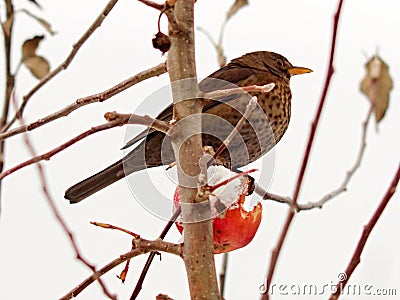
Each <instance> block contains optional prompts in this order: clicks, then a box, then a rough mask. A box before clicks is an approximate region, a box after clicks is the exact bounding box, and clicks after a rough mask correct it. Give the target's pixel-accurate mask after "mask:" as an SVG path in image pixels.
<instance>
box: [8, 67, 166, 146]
mask: <svg viewBox="0 0 400 300" xmlns="http://www.w3.org/2000/svg"><path fill="white" fill-rule="evenodd" d="M166 72H167V68H166V64H165V63H161V64H159V65H157V66H155V67H152V68H150V69H147V70H144V71H142V72H139V73H137V74H136V75H134V76H132V77H130V78H128V79H126V80H124V81H122V82H120V83H118V84H117V85H115V86H113V87H111V88H109V89H108V90H105V91H103V92H100V93H97V94H94V95H90V96H86V97H83V98H79V99H77V100H76V101H75V102H74V103H72V104H70V105H68V106H66V107H64V108H62V109H60V110H59V111H56V112H54V113H52V114H50V115H47V116H45V117H43V118H40V119H39V120H37V121H35V122H32V123H30V124H25V125H22V126H20V127H17V128H14V129H11V130H9V131H6V132H3V133H0V141H1V140H4V139H7V138H9V137H12V136H14V135H17V134H20V133H22V132H25V131H31V130H34V129H36V128H38V127H41V126H43V125H45V124H47V123H50V122H52V121H54V120H57V119H59V118H62V117H66V116H68V115H69V114H70V113H72V112H73V111H75V110H77V109H78V108H80V107H82V106H85V105H88V104H92V103H96V102H103V101H106V100H108V99H110V98H111V97H113V96H115V95H117V94H119V93H121V92H123V91H125V90H126V89H128V88H130V87H132V86H134V85H135V84H137V83H139V82H142V81H144V80H147V79H149V78H152V77H155V76H159V75H162V74H164V73H166Z"/></svg>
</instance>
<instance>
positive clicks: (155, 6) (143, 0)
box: [138, 0, 165, 11]
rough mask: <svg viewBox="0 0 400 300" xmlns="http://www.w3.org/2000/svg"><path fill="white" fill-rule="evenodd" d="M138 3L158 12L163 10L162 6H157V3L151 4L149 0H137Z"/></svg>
mask: <svg viewBox="0 0 400 300" xmlns="http://www.w3.org/2000/svg"><path fill="white" fill-rule="evenodd" d="M138 1H139V2H142V3H143V4H145V5H147V6H149V7H152V8H155V9H157V10H160V11H161V10H163V9H164V7H165V5H164V4H159V3H156V2H153V1H150V0H138Z"/></svg>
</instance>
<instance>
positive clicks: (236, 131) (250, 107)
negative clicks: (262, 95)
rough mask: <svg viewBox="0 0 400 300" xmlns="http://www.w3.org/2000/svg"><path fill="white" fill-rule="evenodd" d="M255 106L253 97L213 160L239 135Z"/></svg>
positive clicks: (255, 100) (255, 99) (255, 102)
mask: <svg viewBox="0 0 400 300" xmlns="http://www.w3.org/2000/svg"><path fill="white" fill-rule="evenodd" d="M273 86H275V84H273ZM256 106H257V97H256V96H254V97H252V98H251V99H250V101H249V103H248V104H247V106H246V110H245V111H244V114H243V115H242V117H241V118H240V120H239V122H237V123H236V126H235V128H234V129H233V130H232V131H231V132H230V133H229V135H228V136H227V137H226V139H225V140H224V142H223V143H222V144H221V146H219V148H218V149H217V151H216V152H215V154H214V159H216V158H217V157H218V156H219V155H220V154H221V153H222V152H223V151H224V150H225V149H226V148H227V147H228V146H229V144H230V143H231V142H232V140H233V139H234V137H235V136H236V135H237V134H239V131H240V129H241V128H242V127H243V125H244V124H245V123H246V121H247V120H248V118H249V116H250V114H251V113H252V111H253V110H254V108H256Z"/></svg>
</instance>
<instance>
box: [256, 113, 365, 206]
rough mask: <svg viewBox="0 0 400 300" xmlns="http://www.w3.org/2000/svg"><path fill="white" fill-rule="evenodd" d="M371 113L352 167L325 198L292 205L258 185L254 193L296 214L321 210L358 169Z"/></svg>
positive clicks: (286, 199) (290, 202) (284, 198)
mask: <svg viewBox="0 0 400 300" xmlns="http://www.w3.org/2000/svg"><path fill="white" fill-rule="evenodd" d="M372 112H373V106H372V105H371V107H370V110H369V111H368V114H367V117H366V119H365V120H364V121H363V124H362V131H361V143H360V149H359V151H358V155H357V157H356V160H355V162H354V164H353V166H352V167H351V168H350V169H349V170H348V171H347V172H346V175H345V177H344V179H343V182H342V183H341V184H340V185H339V186H338V187H337V188H336V189H334V190H333V191H331V192H329V193H328V194H326V195H325V196H323V197H322V198H321V199H320V200H318V201H311V202H308V203H304V204H301V203H294V202H293V200H292V198H290V197H284V196H279V195H275V194H272V193H268V192H267V191H265V190H264V189H263V188H262V187H260V186H258V185H257V186H256V188H255V192H256V193H257V194H258V195H260V196H261V197H263V200H273V201H277V202H279V203H285V204H288V205H289V206H290V207H292V208H294V209H295V210H296V211H298V212H299V211H302V210H310V209H314V208H322V207H323V206H324V205H325V204H326V203H327V202H328V201H330V200H332V199H333V198H335V197H337V196H339V195H340V194H341V193H343V192H345V191H346V190H347V185H348V184H349V182H350V180H351V179H352V177H353V175H354V173H355V172H356V171H357V170H358V168H359V167H360V165H361V161H362V158H363V156H364V153H365V148H366V146H367V141H366V140H367V128H368V124H369V120H370V119H371V118H370V117H371V114H372Z"/></svg>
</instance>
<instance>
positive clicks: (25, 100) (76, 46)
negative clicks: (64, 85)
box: [1, 0, 118, 132]
mask: <svg viewBox="0 0 400 300" xmlns="http://www.w3.org/2000/svg"><path fill="white" fill-rule="evenodd" d="M117 2H118V0H110V1H109V2H108V3H107V5H106V6H105V8H104V9H103V11H102V12H101V13H100V15H99V16H98V17H97V18H96V20H95V21H94V22H93V23H92V25H90V27H89V28H88V29H87V30H86V32H85V33H84V34H83V35H82V36H81V38H80V39H79V40H78V41H77V42H76V43H75V44H74V45H73V46H72V51H71V52H70V54H69V55H68V57H67V58H66V59H65V61H64V62H63V63H61V64H60V65H59V66H58V67H57V68H55V69H54V70H53V71H51V72H50V73H49V74H47V75H46V76H45V77H44V78H43V79H42V80H40V81H39V82H38V83H37V84H36V86H34V87H33V89H31V90H30V91H29V92H28V93H27V94H26V95H25V96H24V97H23V100H22V103H21V105H20V107H19V108H18V110H17V112H16V113H15V115H14V117H13V118H12V119H11V120H10V121H9V122H8V123H7V124H6V125H4V126H2V127H1V132H4V131H6V130H8V129H9V128H10V127H11V125H12V124H13V123H14V122H15V120H16V119H17V118H18V116H21V115H22V114H23V112H24V110H25V107H26V105H27V104H28V101H29V99H30V98H31V97H32V96H33V95H34V94H35V93H36V92H37V91H38V90H39V89H40V88H41V87H42V86H44V85H45V84H46V83H47V82H49V81H50V80H51V79H53V78H54V77H55V76H56V75H57V74H58V73H60V72H61V71H63V70H65V69H67V68H68V66H69V65H70V63H71V62H72V60H73V59H74V57H75V55H76V54H77V53H78V51H79V50H80V48H81V47H82V46H83V44H84V43H85V42H86V41H87V40H88V39H89V37H90V36H91V35H92V34H93V32H95V30H96V29H97V28H99V27H100V26H101V24H102V23H103V21H104V19H105V18H106V17H107V16H108V14H109V13H110V11H111V10H112V9H113V8H114V6H115V4H116V3H117Z"/></svg>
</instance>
